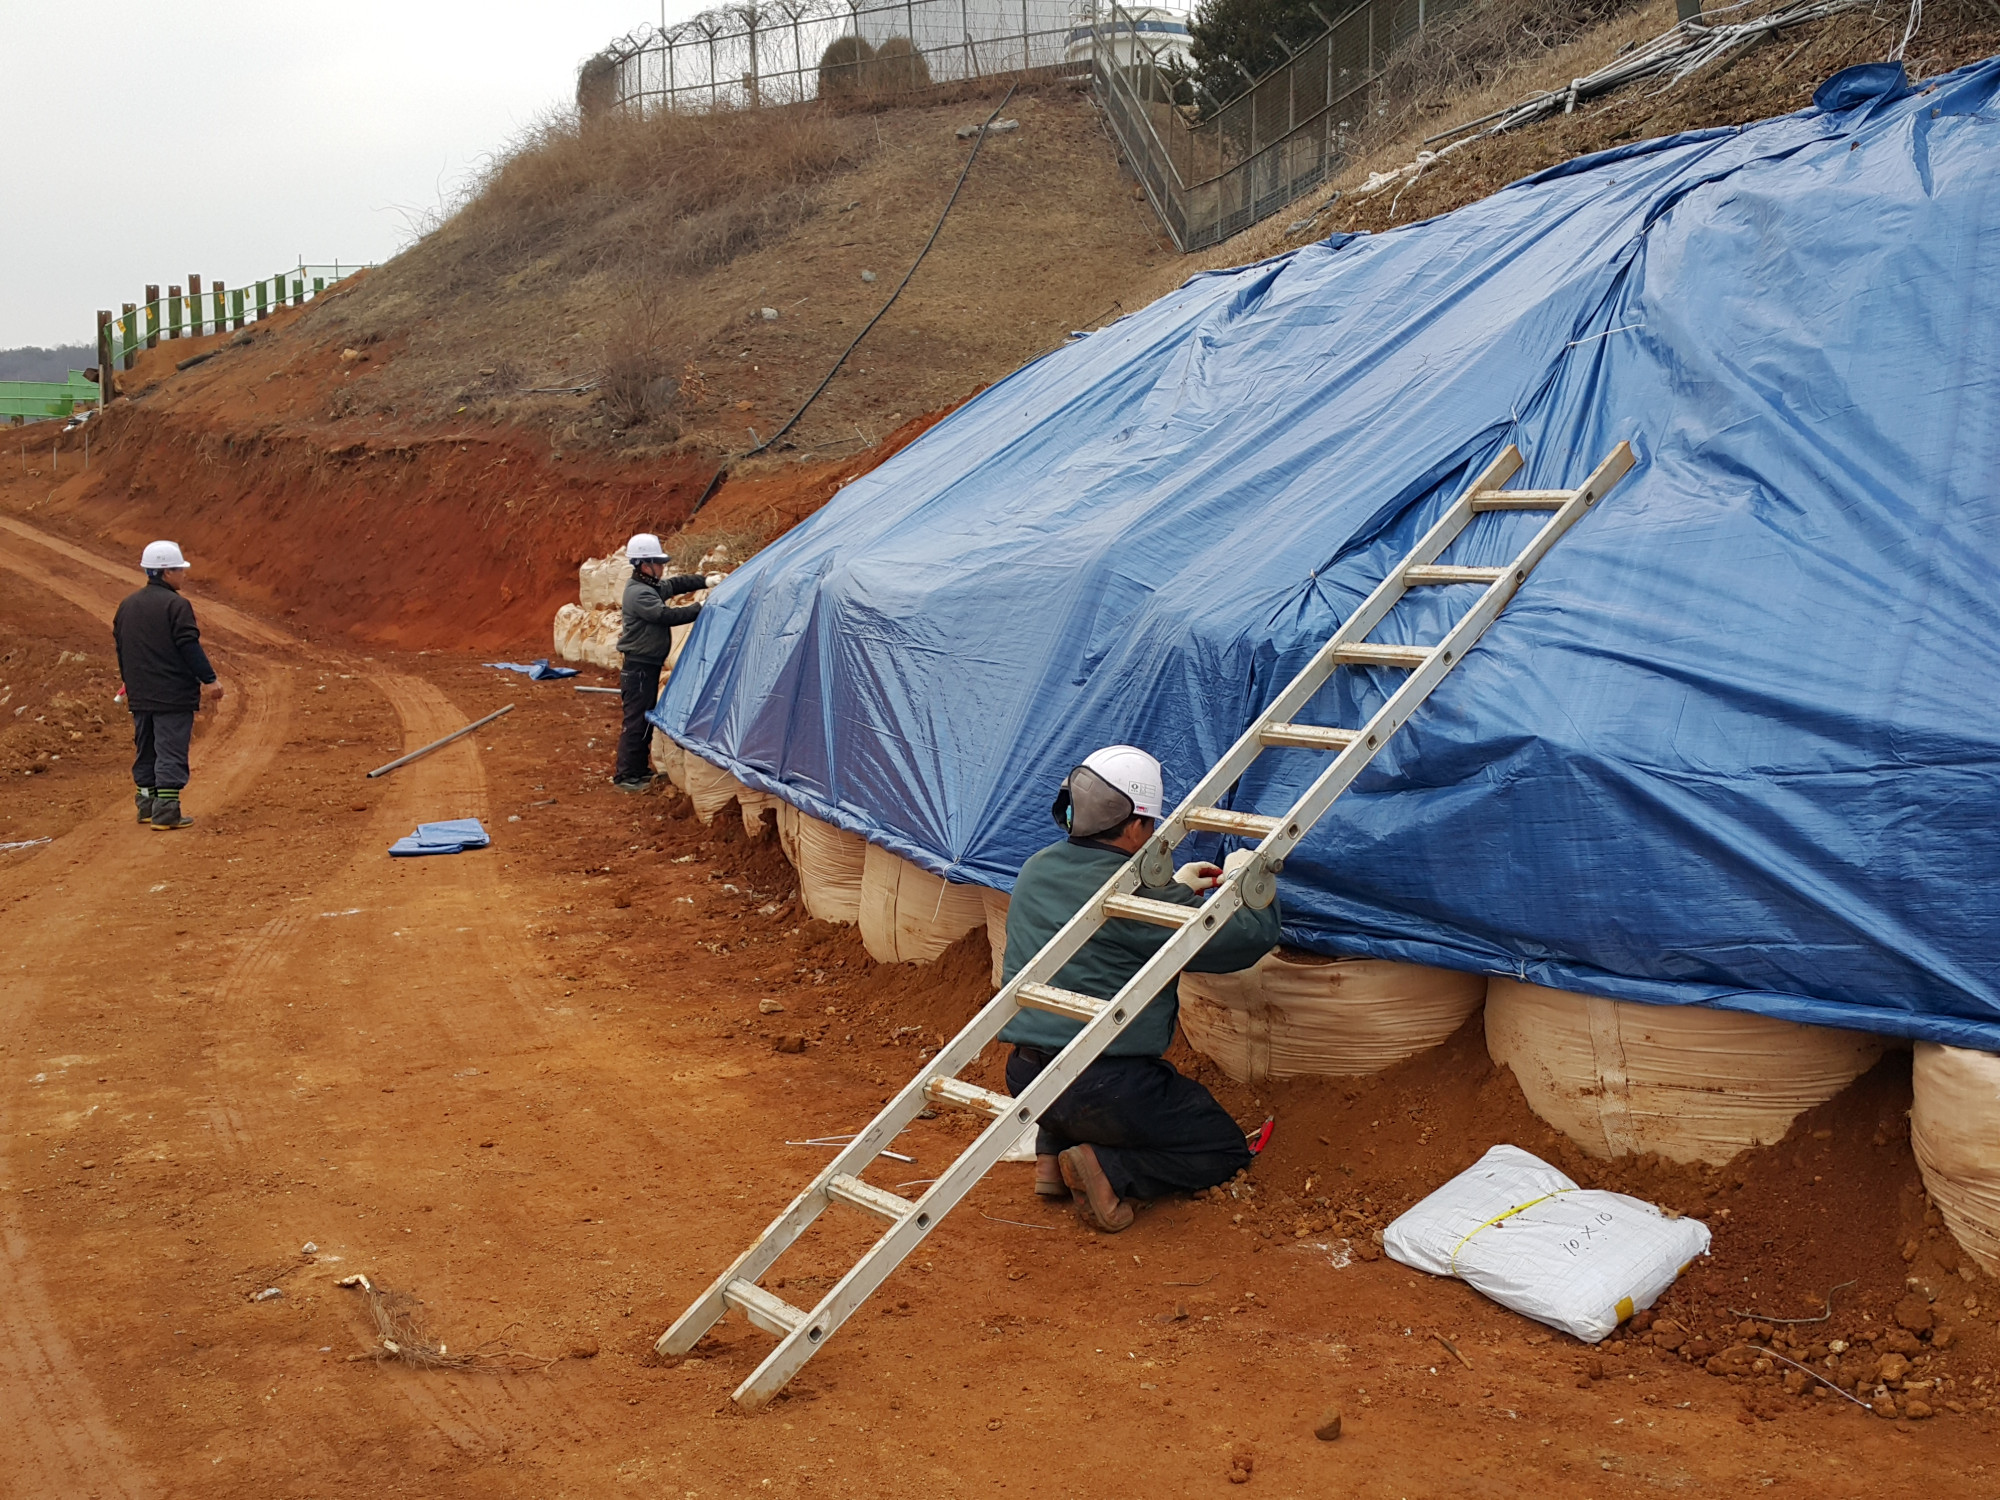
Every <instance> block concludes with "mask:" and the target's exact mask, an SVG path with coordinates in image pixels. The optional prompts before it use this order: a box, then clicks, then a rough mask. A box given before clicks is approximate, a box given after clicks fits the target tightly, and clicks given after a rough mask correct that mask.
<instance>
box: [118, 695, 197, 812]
mask: <svg viewBox="0 0 2000 1500" xmlns="http://www.w3.org/2000/svg"><path fill="white" fill-rule="evenodd" d="M193 739H194V711H193V710H192V709H189V710H188V711H187V712H186V713H177V714H154V713H146V712H144V711H143V710H141V709H136V708H135V709H133V710H132V747H133V749H134V750H135V751H136V752H137V753H136V754H135V755H134V756H133V757H132V785H134V786H143V787H151V788H153V789H154V790H156V791H162V792H177V791H179V790H180V789H181V788H182V787H184V786H186V785H187V784H188V743H189V742H190V741H191V740H193Z"/></svg>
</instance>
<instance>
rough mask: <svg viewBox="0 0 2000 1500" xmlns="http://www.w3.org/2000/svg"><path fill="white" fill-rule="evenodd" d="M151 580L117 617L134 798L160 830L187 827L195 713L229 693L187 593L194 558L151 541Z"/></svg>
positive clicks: (115, 636) (147, 563)
mask: <svg viewBox="0 0 2000 1500" xmlns="http://www.w3.org/2000/svg"><path fill="white" fill-rule="evenodd" d="M139 566H140V567H142V568H144V569H145V570H146V586H145V587H144V588H142V589H140V590H139V591H138V592H137V593H136V594H128V595H126V596H125V598H124V599H123V600H122V601H121V602H120V603H119V605H118V612H117V613H116V614H114V615H113V616H112V617H111V639H112V641H113V643H114V644H115V645H116V646H117V649H118V675H119V676H120V677H121V678H122V679H123V680H124V683H125V706H126V707H127V708H129V709H130V710H131V711H132V742H133V745H134V747H135V749H136V750H137V752H138V753H137V754H136V755H135V756H134V757H133V760H132V780H133V783H134V785H135V788H136V789H135V791H134V793H133V801H134V802H136V803H137V804H138V808H139V821H140V822H141V823H151V824H152V825H153V826H154V827H155V828H159V829H174V828H185V827H187V826H188V825H189V824H190V823H192V822H193V821H194V819H193V818H190V817H189V816H188V815H187V814H186V813H184V812H183V811H181V792H182V791H183V790H184V789H185V788H186V787H187V781H188V744H189V742H190V741H191V740H192V739H193V738H194V716H195V711H196V710H197V709H199V708H200V707H201V706H202V704H203V703H214V702H215V701H216V700H217V699H219V698H221V697H222V684H221V683H219V682H217V681H216V680H215V668H214V667H212V666H210V665H209V661H208V653H207V652H206V651H204V650H202V649H201V627H200V626H198V625H196V624H195V620H194V606H193V605H192V604H190V603H188V601H187V600H186V598H184V597H183V596H182V594H181V583H182V581H183V580H184V579H185V578H186V577H187V573H188V564H187V559H186V558H185V557H183V556H181V549H180V547H179V546H178V545H176V544H175V543H173V542H149V543H147V545H146V550H145V551H144V552H142V553H141V554H140V555H139Z"/></svg>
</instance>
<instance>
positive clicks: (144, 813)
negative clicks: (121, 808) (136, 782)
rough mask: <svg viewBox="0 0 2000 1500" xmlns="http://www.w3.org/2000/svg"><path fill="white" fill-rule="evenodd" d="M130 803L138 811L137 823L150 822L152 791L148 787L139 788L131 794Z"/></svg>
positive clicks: (151, 817) (151, 815)
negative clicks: (131, 802)
mask: <svg viewBox="0 0 2000 1500" xmlns="http://www.w3.org/2000/svg"><path fill="white" fill-rule="evenodd" d="M132 801H133V803H134V804H135V805H136V806H137V807H138V809H139V821H140V822H141V823H150V822H152V821H153V789H152V788H151V787H149V786H142V787H139V788H138V789H137V790H135V791H134V792H133V793H132Z"/></svg>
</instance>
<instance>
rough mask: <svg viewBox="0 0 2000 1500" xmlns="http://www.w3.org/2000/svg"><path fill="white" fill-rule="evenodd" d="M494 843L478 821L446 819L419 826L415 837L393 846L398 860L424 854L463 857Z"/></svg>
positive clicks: (401, 840)
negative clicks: (467, 851) (468, 852)
mask: <svg viewBox="0 0 2000 1500" xmlns="http://www.w3.org/2000/svg"><path fill="white" fill-rule="evenodd" d="M492 842H493V840H492V839H491V838H490V837H488V835H487V832H486V829H485V827H484V826H483V825H482V824H481V823H480V821H479V819H477V818H446V819H444V820H443V821H441V822H437V823H419V824H418V825H417V831H416V832H415V833H407V834H404V835H403V837H401V838H399V839H397V840H396V842H395V843H393V844H391V845H390V846H389V852H390V853H391V854H393V855H395V856H396V857H397V858H398V859H410V858H414V857H415V856H418V855H423V854H463V853H464V852H465V851H466V850H468V849H484V848H485V847H486V846H487V845H488V844H490V843H492Z"/></svg>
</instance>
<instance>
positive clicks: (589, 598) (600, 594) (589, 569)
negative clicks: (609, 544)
mask: <svg viewBox="0 0 2000 1500" xmlns="http://www.w3.org/2000/svg"><path fill="white" fill-rule="evenodd" d="M631 581H632V564H631V563H630V562H628V561H626V558H625V549H624V548H623V547H620V548H619V549H618V550H617V551H616V552H613V553H611V554H609V555H608V556H605V557H593V558H591V559H590V560H589V561H587V562H585V563H584V564H583V565H582V566H581V567H579V568H578V569H577V570H576V598H577V602H578V603H579V604H581V605H582V606H583V607H584V608H585V609H619V608H621V607H622V606H623V605H624V603H625V585H626V584H628V583H630V582H631Z"/></svg>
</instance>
